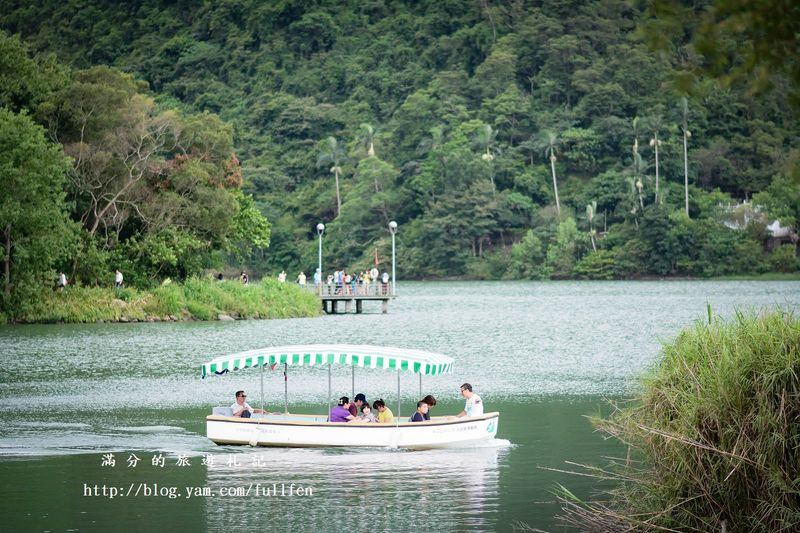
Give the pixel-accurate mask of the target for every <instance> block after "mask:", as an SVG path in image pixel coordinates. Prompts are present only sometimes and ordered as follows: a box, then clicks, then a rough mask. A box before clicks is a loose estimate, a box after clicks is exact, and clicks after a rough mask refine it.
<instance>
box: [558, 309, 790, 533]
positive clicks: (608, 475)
mask: <svg viewBox="0 0 800 533" xmlns="http://www.w3.org/2000/svg"><path fill="white" fill-rule="evenodd" d="M592 420H593V422H594V423H595V425H596V427H597V428H598V429H599V430H600V431H601V432H603V433H605V434H606V435H608V436H610V437H613V438H616V439H618V440H619V441H621V442H622V443H623V444H625V445H627V446H628V450H629V454H628V457H627V458H624V459H613V460H611V463H610V464H609V465H607V466H606V467H603V468H602V469H601V468H597V467H590V466H585V465H582V466H583V471H582V472H580V473H581V474H584V475H586V474H588V475H592V476H595V477H597V478H599V479H603V480H606V481H611V482H613V485H614V486H615V488H613V489H611V490H610V491H608V492H605V493H603V495H602V496H601V497H599V498H597V499H595V500H594V501H581V500H578V499H577V498H575V497H574V496H573V495H572V494H571V493H570V492H569V491H568V490H567V489H565V488H563V487H562V488H560V489H559V490H557V495H558V496H559V498H560V500H561V502H562V504H563V510H564V513H563V515H562V517H561V518H562V519H563V520H564V521H565V522H566V523H567V524H570V525H572V526H576V527H578V528H580V529H582V530H588V531H607V530H628V529H632V530H636V531H664V530H678V531H797V530H798V528H800V321H798V319H797V318H795V316H794V315H793V314H792V313H791V312H787V311H776V312H770V313H761V314H746V313H737V314H736V315H735V317H733V318H732V319H731V320H729V321H722V320H718V319H713V320H711V321H710V323H697V324H696V325H695V326H694V327H693V328H690V329H687V330H685V331H683V332H682V333H680V334H679V335H678V337H677V338H676V339H675V340H674V342H672V343H670V344H667V345H665V346H664V348H663V358H662V359H661V361H660V363H659V364H658V365H657V366H656V367H655V368H654V369H653V370H652V371H651V372H650V373H648V374H647V375H646V376H645V377H644V379H643V381H642V389H641V393H640V395H639V396H638V397H637V398H635V399H633V400H631V401H628V402H623V403H620V404H615V405H614V411H613V413H612V414H611V415H610V416H609V417H606V418H599V417H598V418H593V419H592Z"/></svg>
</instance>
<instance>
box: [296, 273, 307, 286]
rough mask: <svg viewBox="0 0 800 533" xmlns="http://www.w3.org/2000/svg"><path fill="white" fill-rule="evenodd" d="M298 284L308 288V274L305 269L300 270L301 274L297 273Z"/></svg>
mask: <svg viewBox="0 0 800 533" xmlns="http://www.w3.org/2000/svg"><path fill="white" fill-rule="evenodd" d="M297 284H298V285H300V287H302V288H303V289H305V288H306V275H305V274H304V273H303V271H302V270H301V271H300V274H298V275H297Z"/></svg>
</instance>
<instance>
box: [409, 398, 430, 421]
mask: <svg viewBox="0 0 800 533" xmlns="http://www.w3.org/2000/svg"><path fill="white" fill-rule="evenodd" d="M427 414H428V404H427V403H425V402H417V412H416V413H414V414H413V415H411V418H409V419H408V421H409V422H425V415H427Z"/></svg>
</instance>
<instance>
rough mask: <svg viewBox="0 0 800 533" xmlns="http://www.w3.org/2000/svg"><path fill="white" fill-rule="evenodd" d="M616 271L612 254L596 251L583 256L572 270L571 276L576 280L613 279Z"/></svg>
mask: <svg viewBox="0 0 800 533" xmlns="http://www.w3.org/2000/svg"><path fill="white" fill-rule="evenodd" d="M616 269H617V264H616V261H614V253H613V252H611V251H609V250H597V251H596V252H591V253H588V254H586V255H584V256H583V257H582V258H581V260H580V261H578V264H577V265H575V268H573V269H572V274H573V275H574V276H575V277H576V278H578V279H614V272H615V271H616Z"/></svg>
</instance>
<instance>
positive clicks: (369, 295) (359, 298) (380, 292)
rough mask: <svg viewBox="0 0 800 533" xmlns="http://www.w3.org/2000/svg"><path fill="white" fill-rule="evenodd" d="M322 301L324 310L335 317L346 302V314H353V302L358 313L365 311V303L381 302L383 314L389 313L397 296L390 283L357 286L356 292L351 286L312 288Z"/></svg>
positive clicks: (332, 285)
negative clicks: (390, 304) (391, 303)
mask: <svg viewBox="0 0 800 533" xmlns="http://www.w3.org/2000/svg"><path fill="white" fill-rule="evenodd" d="M310 288H311V289H312V290H314V292H315V293H316V294H317V296H319V298H320V300H321V301H322V310H323V311H325V313H326V314H329V315H335V314H336V313H338V312H340V311H339V310H340V309H341V308H340V307H339V304H340V303H341V302H344V311H343V312H345V313H352V312H353V302H355V304H356V313H357V314H360V313H361V312H362V311H363V309H364V302H365V301H367V302H370V301H375V302H381V313H383V314H386V313H388V312H389V300H394V299H395V298H397V295H395V294H393V292H392V285H391V284H390V283H385V284H384V283H370V284H369V285H356V286H355V290H354V289H353V287H352V286H351V285H344V286H336V285H334V284H330V285H328V284H323V285H321V286H320V287H317V288H316V289H315V288H314V287H313V286H311V287H310Z"/></svg>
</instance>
